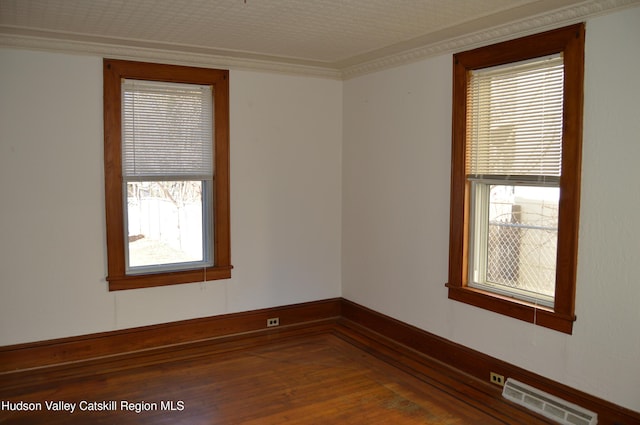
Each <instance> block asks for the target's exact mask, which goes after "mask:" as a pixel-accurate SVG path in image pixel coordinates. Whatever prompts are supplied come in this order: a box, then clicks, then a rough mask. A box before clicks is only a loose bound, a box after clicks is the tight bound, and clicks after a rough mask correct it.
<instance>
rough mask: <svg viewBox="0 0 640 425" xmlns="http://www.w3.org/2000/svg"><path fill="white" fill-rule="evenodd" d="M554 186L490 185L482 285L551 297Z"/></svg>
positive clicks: (555, 234)
mask: <svg viewBox="0 0 640 425" xmlns="http://www.w3.org/2000/svg"><path fill="white" fill-rule="evenodd" d="M559 195H560V190H559V188H557V187H534V186H508V185H495V184H494V185H490V191H489V214H488V221H489V222H488V234H487V248H486V249H487V251H486V252H487V255H486V283H487V284H495V285H498V286H500V287H503V288H504V289H506V290H507V291H511V290H515V291H522V292H523V294H525V296H526V293H530V295H531V296H533V297H536V296H538V295H541V296H543V298H548V297H551V299H552V298H553V296H554V293H555V278H556V251H557V242H558V200H559Z"/></svg>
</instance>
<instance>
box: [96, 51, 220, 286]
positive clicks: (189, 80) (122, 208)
mask: <svg viewBox="0 0 640 425" xmlns="http://www.w3.org/2000/svg"><path fill="white" fill-rule="evenodd" d="M103 67H104V68H103V77H104V167H105V170H104V171H105V202H106V224H107V255H108V276H107V281H108V282H109V290H123V289H133V288H145V287H153V286H162V285H173V284H179V283H189V282H204V281H210V280H217V279H226V278H230V277H231V269H232V266H231V250H230V231H229V230H230V217H229V71H227V70H216V69H207V68H194V67H186V66H176V65H163V64H154V63H143V62H132V61H123V60H111V59H105V60H104V63H103ZM125 82H133V83H134V84H135V83H137V82H144V83H145V84H147V87H151V89H148V88H146V89H142V90H147V92H145V93H149V90H150V91H151V92H154V91H155V90H156V89H155V88H154V85H155V86H159V87H162V84H163V83H169V84H168V86H172V85H175V86H178V87H187V88H190V87H192V86H196V85H197V86H200V87H203V88H204V89H206V90H205V92H206V93H211V95H210V96H212V99H211V102H209V101H208V95H205V97H204V99H205V100H206V101H207V103H208V105H209V109H208V111H209V112H206V111H205V112H204V113H202V112H199V113H198V114H199V115H201V116H205V117H208V118H205V119H210V120H211V122H210V123H207V124H208V128H209V129H210V133H209V134H210V135H209V136H205V137H206V138H209V139H211V140H210V146H209V144H208V142H206V140H207V139H204V140H205V143H204V146H205V148H206V149H205V150H206V151H207V152H211V155H210V156H209V157H207V158H210V159H207V160H206V161H205V162H207V161H211V162H212V164H210V167H208V169H209V170H212V171H209V172H208V174H207V175H206V176H205V177H198V176H196V177H192V178H189V177H181V176H180V173H179V172H178V176H177V177H176V173H175V172H167V174H168V176H161V177H153V176H152V177H148V176H146V177H145V176H137V177H135V178H131V177H129V176H130V173H129V172H126V171H123V164H124V163H125V162H126V161H130V160H129V159H126V158H125V156H126V155H129V154H128V153H127V152H129V151H128V150H131V148H130V147H129V146H125V145H126V144H127V143H129V142H126V143H125V142H124V140H125V139H126V138H127V137H128V136H126V135H124V133H123V129H125V118H123V114H125V108H128V106H125V105H126V104H127V101H126V99H125V97H126V96H128V95H125V92H126V90H128V89H125V88H124V85H125V84H128V83H125ZM154 93H155V92H154ZM145 96H146V100H147V102H146V103H147V104H148V105H150V106H148V108H149V110H150V111H151V112H152V113H153V112H154V110H155V109H157V108H160V105H156V104H154V103H153V102H155V100H153V99H151V101H149V99H150V97H151V95H149V94H143V95H142V97H143V98H144V97H145ZM171 102H173V103H171ZM169 103H171V104H170V105H169V106H167V107H165V109H164V110H163V113H165V114H166V113H167V112H168V111H171V110H173V109H172V108H174V107H175V108H180V107H182V105H183V103H182V101H181V100H178V101H170V102H169ZM201 109H202V108H200V109H198V111H201ZM126 113H129V112H126ZM182 113H184V111H182ZM207 113H208V114H209V115H206V114H207ZM203 114H204V115H203ZM186 117H187V118H178V121H179V122H180V123H181V125H182V122H186V121H189V120H190V118H189V115H188V113H187V115H186ZM127 119H129V118H127ZM158 127H160V126H158ZM164 127H165V128H166V127H171V125H165V126H164ZM154 131H160V130H159V129H156V128H155V127H154V126H153V124H151V129H150V130H148V131H147V134H153V133H154ZM178 131H183V132H185V133H187V132H189V130H186V131H185V130H178ZM151 146H153V145H151ZM171 149H173V150H171ZM171 149H168V150H167V152H169V153H168V154H165V157H168V156H171V155H172V153H171V152H177V155H181V153H180V152H181V150H180V148H178V149H177V150H176V148H175V146H174V147H171ZM147 151H151V152H153V147H152V148H147ZM125 154H126V155H125ZM165 159H166V158H165ZM187 161H189V160H188V159H187ZM159 164H160V165H157V167H158V168H159V169H160V170H162V168H163V166H162V163H161V162H160V163H159ZM205 165H206V164H205ZM178 167H179V166H178ZM169 174H172V175H169ZM181 179H182V180H190V182H189V183H190V184H191V185H190V186H189V190H191V191H192V192H193V193H197V195H193V196H198V197H199V198H198V199H199V202H200V204H201V205H202V208H201V210H202V213H201V214H200V213H199V212H197V210H198V208H197V207H196V208H195V211H196V212H195V213H194V215H195V216H200V215H201V220H202V222H201V223H198V224H197V226H198V227H197V228H201V230H199V232H200V235H198V236H199V237H200V238H201V241H202V250H201V251H202V253H201V254H196V257H197V256H198V255H200V257H202V258H199V259H197V260H196V261H191V260H190V259H186V260H185V259H184V258H176V259H175V261H174V260H173V259H172V258H171V254H170V253H171V252H172V251H171V249H169V248H167V249H165V251H164V252H163V255H164V257H163V258H164V259H163V260H161V261H156V260H154V259H151V260H150V263H149V264H150V266H149V265H147V264H144V262H142V263H143V264H142V265H139V264H137V263H135V262H132V261H130V257H128V256H129V254H130V253H129V250H130V246H132V244H136V243H139V242H138V241H139V240H140V239H143V238H144V237H145V235H144V234H133V235H132V234H131V231H130V229H129V228H128V223H129V220H131V221H134V219H133V218H131V217H129V216H128V214H129V212H128V208H129V207H128V203H129V202H128V199H129V200H130V199H131V196H132V195H131V192H132V191H131V187H132V186H133V185H131V184H130V183H131V182H132V181H133V182H145V184H147V186H148V185H150V184H157V183H158V182H160V183H166V182H173V183H175V182H176V181H180V180H181ZM199 179H202V181H201V182H200V181H198V180H199ZM153 180H156V181H153ZM173 183H167V185H166V187H170V188H171V189H172V190H173V188H174V187H175V185H174V186H170V184H173ZM158 187H159V188H157V189H155V193H157V194H161V193H162V192H163V191H164V192H165V193H166V196H167V197H168V198H170V199H171V200H172V201H175V199H173V198H174V197H173V196H172V193H170V191H169V190H168V189H167V188H166V187H165V186H162V185H160V186H158ZM204 187H206V192H207V195H206V196H205V195H204V192H205V189H204ZM136 199H137V198H136ZM187 224H189V223H187ZM171 226H172V227H175V226H173V225H171ZM167 256H168V259H167ZM157 263H160V265H158V264H157Z"/></svg>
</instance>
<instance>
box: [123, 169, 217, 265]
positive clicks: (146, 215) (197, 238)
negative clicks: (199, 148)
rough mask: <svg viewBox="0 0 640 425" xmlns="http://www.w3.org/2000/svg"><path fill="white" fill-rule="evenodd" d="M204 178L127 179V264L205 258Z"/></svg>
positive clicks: (161, 263)
mask: <svg viewBox="0 0 640 425" xmlns="http://www.w3.org/2000/svg"><path fill="white" fill-rule="evenodd" d="M203 199H204V198H203V182H202V181H153V182H147V181H144V182H129V183H127V215H128V216H127V222H128V254H129V255H128V266H129V268H133V267H140V266H159V265H166V264H174V263H187V262H203V261H206V260H205V259H206V257H207V255H206V252H205V248H204V244H203V235H205V234H206V233H204V232H203V230H204V229H203V217H202V211H203V202H204V201H203Z"/></svg>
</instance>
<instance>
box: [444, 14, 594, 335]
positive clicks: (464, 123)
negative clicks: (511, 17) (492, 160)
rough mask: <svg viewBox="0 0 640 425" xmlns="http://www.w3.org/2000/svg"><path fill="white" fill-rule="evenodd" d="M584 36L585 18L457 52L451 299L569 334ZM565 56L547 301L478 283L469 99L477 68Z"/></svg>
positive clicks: (572, 308)
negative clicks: (473, 268)
mask: <svg viewBox="0 0 640 425" xmlns="http://www.w3.org/2000/svg"><path fill="white" fill-rule="evenodd" d="M584 37H585V28H584V24H577V25H573V26H570V27H565V28H561V29H557V30H552V31H548V32H545V33H541V34H537V35H532V36H528V37H524V38H520V39H517V40H511V41H506V42H502V43H499V44H494V45H491V46H487V47H481V48H478V49H474V50H470V51H466V52H462V53H458V54H455V55H454V57H453V128H452V159H451V165H452V174H451V210H450V240H449V278H448V279H449V280H448V283H447V287H448V292H449V298H450V299H453V300H457V301H460V302H464V303H467V304H471V305H474V306H476V307H480V308H484V309H487V310H491V311H494V312H497V313H500V314H504V315H507V316H511V317H514V318H517V319H520V320H524V321H527V322H531V323H535V324H536V325H540V326H543V327H547V328H550V329H554V330H557V331H560V332H564V333H569V334H570V333H571V332H572V329H573V322H574V321H575V320H576V315H575V292H576V266H577V253H578V221H579V205H580V170H581V156H582V153H581V151H582V107H583V84H584ZM558 54H559V55H560V56H561V57H562V60H563V65H564V77H563V78H564V81H563V89H562V90H563V106H562V108H563V109H562V136H561V152H562V159H561V171H560V176H559V183H558V187H559V200H558V212H557V250H556V260H555V288H554V293H553V296H552V302H551V303H550V304H549V305H541V304H538V303H536V302H532V301H531V300H526V299H519V298H517V297H513V296H510V295H509V294H504V293H498V292H495V291H491V290H487V289H486V288H482V287H478V286H474V285H473V284H470V283H471V282H470V277H469V276H470V270H469V268H470V262H472V261H473V259H471V258H470V257H469V256H470V250H472V248H471V246H470V238H471V232H472V231H473V230H472V229H471V227H472V222H473V220H474V217H473V216H472V215H473V212H472V208H471V203H472V200H471V198H472V183H471V181H470V179H469V178H468V175H467V171H466V170H467V161H468V158H467V155H468V154H467V148H468V145H469V143H470V139H469V138H470V135H469V130H470V129H469V125H470V124H469V118H470V117H469V114H470V113H471V112H470V110H469V109H470V107H468V104H467V98H468V94H469V85H470V78H471V75H472V73H473V72H474V71H477V70H482V69H486V68H490V67H498V66H504V65H508V64H513V63H517V62H521V61H529V60H532V59H535V58H541V57H545V56H549V55H558Z"/></svg>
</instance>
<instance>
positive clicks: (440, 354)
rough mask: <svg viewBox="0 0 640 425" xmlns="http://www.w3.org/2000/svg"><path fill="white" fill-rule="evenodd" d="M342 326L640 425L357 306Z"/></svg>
mask: <svg viewBox="0 0 640 425" xmlns="http://www.w3.org/2000/svg"><path fill="white" fill-rule="evenodd" d="M339 323H340V324H341V325H343V326H345V327H349V328H353V329H354V330H356V331H357V330H358V329H359V328H362V329H364V330H366V331H367V332H369V333H371V332H372V333H375V334H377V335H378V336H379V338H381V339H388V340H390V341H393V342H395V343H399V344H401V345H404V346H406V347H408V348H410V349H412V350H415V351H417V352H418V353H420V354H422V355H425V356H428V357H430V358H432V359H435V360H438V361H440V362H442V363H443V364H445V365H447V366H449V367H453V368H455V369H457V370H459V371H462V372H465V373H467V374H469V375H471V376H473V377H475V378H478V379H479V380H481V381H483V382H488V381H489V373H490V372H496V373H499V374H500V375H503V376H504V377H505V378H509V377H511V378H514V379H516V380H518V381H520V382H523V383H526V384H529V385H531V386H533V387H536V388H539V389H540V390H542V391H545V392H547V393H549V394H553V395H555V396H557V397H560V398H562V399H564V400H567V401H570V402H572V403H575V404H577V405H579V406H582V407H584V408H585V409H588V410H591V411H593V412H596V413H597V414H598V423H599V424H600V425H622V424H629V425H631V424H640V413H639V412H634V411H632V410H630V409H626V408H624V407H621V406H617V405H615V404H613V403H610V402H608V401H606V400H602V399H600V398H597V397H594V396H592V395H590V394H587V393H584V392H582V391H578V390H576V389H574V388H571V387H568V386H566V385H563V384H560V383H558V382H555V381H552V380H550V379H547V378H545V377H542V376H540V375H537V374H534V373H532V372H529V371H527V370H525V369H522V368H519V367H517V366H514V365H512V364H509V363H507V362H504V361H502V360H499V359H496V358H494V357H490V356H488V355H486V354H483V353H481V352H479V351H475V350H472V349H470V348H467V347H464V346H462V345H460V344H456V343H454V342H451V341H448V340H446V339H444V338H441V337H439V336H436V335H433V334H431V333H429V332H426V331H424V330H421V329H419V328H416V327H414V326H411V325H409V324H406V323H404V322H401V321H399V320H396V319H394V318H392V317H389V316H385V315H383V314H381V313H378V312H376V311H373V310H371V309H368V308H366V307H363V306H361V305H358V304H356V303H354V302H351V301H348V300H344V299H343V300H342V308H341V319H340V321H339ZM497 388H499V387H497Z"/></svg>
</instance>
